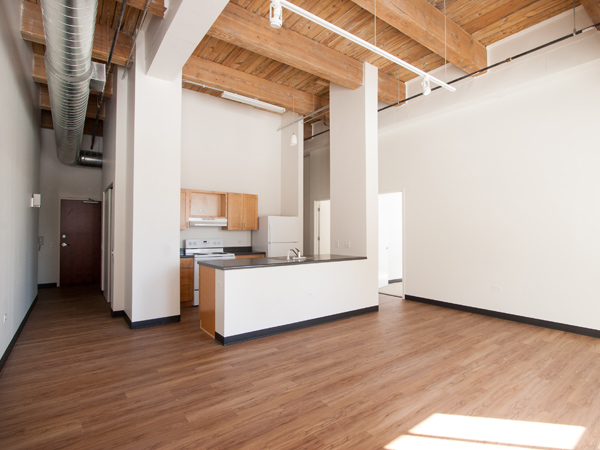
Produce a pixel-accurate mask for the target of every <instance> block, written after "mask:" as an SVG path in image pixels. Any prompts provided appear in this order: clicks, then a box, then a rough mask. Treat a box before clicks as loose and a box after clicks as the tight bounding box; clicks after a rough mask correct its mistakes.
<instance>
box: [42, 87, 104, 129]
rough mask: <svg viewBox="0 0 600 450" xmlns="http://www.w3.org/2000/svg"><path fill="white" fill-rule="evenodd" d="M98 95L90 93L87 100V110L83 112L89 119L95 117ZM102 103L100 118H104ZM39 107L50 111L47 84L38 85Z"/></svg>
mask: <svg viewBox="0 0 600 450" xmlns="http://www.w3.org/2000/svg"><path fill="white" fill-rule="evenodd" d="M98 100H99V99H98V96H97V95H94V94H91V95H90V98H89V100H88V106H87V112H86V114H85V116H86V117H89V118H91V119H95V118H96V112H97V111H98ZM104 105H105V104H104V103H102V107H101V108H100V120H104ZM40 108H41V109H45V110H46V111H50V110H51V109H52V108H51V106H50V93H49V92H48V86H44V85H42V86H40Z"/></svg>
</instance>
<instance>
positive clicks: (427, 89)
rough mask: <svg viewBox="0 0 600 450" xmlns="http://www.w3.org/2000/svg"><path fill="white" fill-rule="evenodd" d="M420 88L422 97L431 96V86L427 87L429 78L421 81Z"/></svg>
mask: <svg viewBox="0 0 600 450" xmlns="http://www.w3.org/2000/svg"><path fill="white" fill-rule="evenodd" d="M421 87H422V88H423V95H429V94H431V86H430V85H429V77H424V78H423V81H421Z"/></svg>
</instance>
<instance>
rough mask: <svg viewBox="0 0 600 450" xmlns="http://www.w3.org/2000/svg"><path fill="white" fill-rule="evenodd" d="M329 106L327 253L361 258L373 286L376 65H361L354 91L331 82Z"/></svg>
mask: <svg viewBox="0 0 600 450" xmlns="http://www.w3.org/2000/svg"><path fill="white" fill-rule="evenodd" d="M330 108H331V141H330V142H331V150H330V151H331V253H335V254H342V255H357V256H367V257H368V258H369V259H371V260H372V261H373V264H374V267H375V272H374V275H373V276H374V282H375V285H376V283H377V236H378V218H377V214H378V180H377V176H378V165H377V164H378V162H377V161H378V155H377V68H375V67H373V66H371V65H369V64H365V69H364V83H363V86H361V87H360V88H358V89H355V90H350V89H347V88H344V87H342V86H338V85H335V84H331V89H330ZM338 244H339V246H338ZM375 289H376V286H375Z"/></svg>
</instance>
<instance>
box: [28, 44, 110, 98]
mask: <svg viewBox="0 0 600 450" xmlns="http://www.w3.org/2000/svg"><path fill="white" fill-rule="evenodd" d="M33 81H35V82H36V83H40V84H48V77H47V76H46V61H45V60H44V55H38V54H34V55H33ZM90 92H92V93H95V94H100V92H96V91H90ZM110 97H112V76H110V75H109V77H108V78H107V79H106V86H105V88H104V98H110Z"/></svg>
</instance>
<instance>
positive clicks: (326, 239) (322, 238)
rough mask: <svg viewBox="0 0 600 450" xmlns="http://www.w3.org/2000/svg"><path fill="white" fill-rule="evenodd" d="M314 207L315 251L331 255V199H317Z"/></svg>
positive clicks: (318, 253)
mask: <svg viewBox="0 0 600 450" xmlns="http://www.w3.org/2000/svg"><path fill="white" fill-rule="evenodd" d="M314 208H315V210H314V218H315V225H314V230H315V232H314V243H313V252H314V254H315V255H329V254H330V253H331V201H330V200H319V201H316V202H315V204H314Z"/></svg>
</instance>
